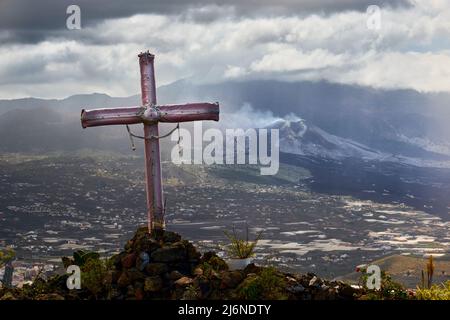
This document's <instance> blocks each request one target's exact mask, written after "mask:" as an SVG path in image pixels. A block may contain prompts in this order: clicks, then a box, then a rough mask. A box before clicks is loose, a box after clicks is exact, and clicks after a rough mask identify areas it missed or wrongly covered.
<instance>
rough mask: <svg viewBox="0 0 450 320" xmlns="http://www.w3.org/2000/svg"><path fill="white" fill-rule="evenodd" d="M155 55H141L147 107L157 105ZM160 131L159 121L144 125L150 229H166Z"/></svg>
mask: <svg viewBox="0 0 450 320" xmlns="http://www.w3.org/2000/svg"><path fill="white" fill-rule="evenodd" d="M154 59H155V56H154V55H152V54H150V53H149V52H144V53H141V54H140V55H139V66H140V71H141V100H142V105H143V106H144V108H146V109H149V108H153V107H155V106H156V84H155V70H154ZM158 136H159V128H158V122H157V121H154V122H152V121H145V122H144V137H146V139H145V140H144V146H145V147H144V148H145V188H146V192H147V223H148V230H149V231H150V230H152V231H155V230H159V229H164V227H165V226H164V201H163V190H162V177H161V155H160V152H159V139H157V138H156V139H152V138H150V137H158Z"/></svg>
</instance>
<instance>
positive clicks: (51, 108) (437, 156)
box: [0, 80, 450, 166]
mask: <svg viewBox="0 0 450 320" xmlns="http://www.w3.org/2000/svg"><path fill="white" fill-rule="evenodd" d="M190 101H192V102H194V101H220V104H221V114H222V121H221V122H220V123H219V125H220V126H221V127H222V128H227V127H231V128H232V127H239V125H240V123H239V121H229V122H228V123H227V121H228V120H227V119H228V118H227V114H228V115H235V116H236V115H238V117H237V118H238V120H239V114H241V115H242V116H241V118H247V119H250V118H251V117H253V115H252V114H251V113H250V114H247V113H243V112H242V109H243V106H244V105H250V106H251V108H252V109H253V110H254V111H255V112H257V114H256V115H255V118H256V117H259V116H260V117H262V118H261V119H258V123H266V124H265V125H264V126H270V125H271V123H272V122H273V119H280V120H279V121H281V122H279V123H278V124H276V125H277V126H279V129H280V130H281V136H280V138H281V139H282V141H283V143H282V149H284V151H285V152H289V153H294V154H302V155H308V156H320V157H330V158H333V159H335V158H345V157H357V158H362V159H376V160H389V161H391V160H393V161H406V162H407V163H411V164H423V163H426V165H429V166H430V165H431V166H433V165H436V166H442V164H443V163H447V162H448V161H449V159H450V158H449V157H450V126H448V124H447V122H448V119H450V107H449V106H448V101H450V94H448V93H439V94H423V93H419V92H416V91H413V90H375V89H372V88H366V87H359V86H349V85H340V84H332V83H328V82H280V81H269V80H267V81H245V82H240V81H230V82H223V83H216V84H196V83H194V82H192V81H189V80H182V81H177V82H175V83H172V84H170V85H166V86H162V87H160V88H158V102H159V103H180V102H190ZM127 105H139V95H134V96H130V97H122V98H116V97H110V96H108V95H105V94H99V93H95V94H87V95H86V94H84V95H74V96H71V97H68V98H66V99H62V100H55V99H51V100H43V99H34V98H27V99H18V100H0V124H1V127H0V150H2V151H20V150H22V151H29V150H55V149H59V148H62V149H64V150H66V149H70V148H86V147H95V148H101V149H113V150H129V142H128V140H127V139H128V137H127V135H126V133H125V131H124V128H122V127H120V126H119V127H115V128H95V129H86V130H82V129H81V126H80V125H79V113H80V110H81V109H82V108H100V107H119V106H127ZM13 110H16V111H14V112H15V113H14V112H13ZM11 112H13V113H11ZM38 113H39V114H38ZM57 114H59V115H57ZM267 114H271V115H272V117H268V119H265V118H264V116H265V115H267ZM269 118H271V119H269ZM292 118H298V119H302V120H301V121H297V122H293V121H291V120H286V119H292ZM283 119H284V120H283ZM283 121H285V123H283ZM286 121H288V122H286ZM184 126H185V127H186V128H189V125H187V124H186V125H184ZM136 130H140V129H136ZM165 144H170V143H165Z"/></svg>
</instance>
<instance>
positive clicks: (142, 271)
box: [106, 227, 357, 300]
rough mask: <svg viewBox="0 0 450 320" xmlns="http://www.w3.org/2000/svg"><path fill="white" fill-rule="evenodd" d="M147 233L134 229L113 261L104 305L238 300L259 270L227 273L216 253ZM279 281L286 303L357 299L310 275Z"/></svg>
mask: <svg viewBox="0 0 450 320" xmlns="http://www.w3.org/2000/svg"><path fill="white" fill-rule="evenodd" d="M147 230H148V229H147V228H145V227H143V228H140V229H138V231H137V232H136V234H135V235H134V237H133V238H132V239H131V240H129V241H128V242H127V244H126V245H125V250H124V251H123V252H121V253H120V254H117V255H116V256H114V257H112V262H113V265H114V270H112V271H110V272H109V273H108V277H107V279H106V282H108V283H110V284H111V286H110V287H111V289H110V291H109V294H108V297H107V298H108V299H138V300H141V299H240V298H243V297H242V295H241V294H240V292H241V291H242V290H241V289H242V287H243V286H245V285H246V283H247V282H248V281H247V280H248V279H251V278H252V277H256V276H258V274H259V273H260V272H261V270H263V268H262V267H257V266H255V265H254V264H251V265H249V266H247V267H246V268H245V269H244V270H233V271H232V270H229V269H228V265H227V264H226V263H225V261H224V260H222V259H221V258H220V257H218V256H217V255H216V254H215V253H214V252H206V253H204V254H203V255H202V254H201V253H200V252H199V251H197V249H196V248H195V247H194V245H193V244H192V243H190V242H189V241H187V240H182V238H181V236H180V235H178V234H177V233H174V232H170V231H163V232H160V233H159V234H155V235H150V234H149V233H148V232H147ZM279 275H280V277H282V278H284V279H283V283H284V284H285V287H284V290H283V291H285V292H283V297H284V298H288V299H302V300H303V299H308V300H309V299H354V297H355V294H356V293H357V292H356V290H355V289H354V288H352V287H351V286H349V285H347V284H344V283H342V282H329V281H324V280H321V279H319V278H318V277H317V276H315V275H314V274H306V275H292V274H283V273H279ZM259 298H265V297H259Z"/></svg>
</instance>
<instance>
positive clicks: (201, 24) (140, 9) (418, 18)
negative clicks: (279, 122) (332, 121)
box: [0, 0, 450, 99]
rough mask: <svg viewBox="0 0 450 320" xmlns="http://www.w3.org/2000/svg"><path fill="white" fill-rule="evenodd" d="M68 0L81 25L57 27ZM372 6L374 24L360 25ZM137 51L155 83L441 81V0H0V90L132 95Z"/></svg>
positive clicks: (444, 19)
mask: <svg viewBox="0 0 450 320" xmlns="http://www.w3.org/2000/svg"><path fill="white" fill-rule="evenodd" d="M70 4H77V5H78V6H79V7H80V9H81V30H68V29H67V27H66V19H67V18H68V16H69V15H68V14H67V13H66V9H67V6H68V5H70ZM370 5H378V6H379V7H380V8H381V12H380V17H381V20H380V21H381V24H380V29H374V28H368V23H367V22H368V19H369V20H370V21H369V25H372V26H373V25H374V24H371V23H370V22H371V21H373V19H375V18H376V17H375V16H371V15H370V14H368V13H367V8H368V6H370ZM371 19H372V20H371ZM146 49H149V50H150V52H152V53H155V54H156V61H155V63H156V72H157V75H156V78H157V84H158V85H163V84H168V83H170V82H172V81H176V80H178V79H182V78H190V79H192V81H198V82H207V83H208V82H219V81H224V80H231V79H232V80H245V79H279V80H285V81H296V80H322V79H325V80H328V81H331V82H337V83H345V84H354V85H363V86H371V87H375V88H387V89H390V88H410V89H415V90H418V91H422V92H434V91H450V1H448V0H394V1H377V0H367V1H366V0H339V1H335V0H297V1H294V0H276V1H275V0H248V1H243V0H229V1H218V0H212V1H206V0H166V1H162V0H160V1H156V0H150V1H148V0H137V1H132V0H126V1H125V0H123V1H122V0H108V1H107V0H99V1H95V2H94V1H88V0H80V1H76V0H70V1H66V0H54V1H49V0H39V1H33V0H0V99H9V98H20V97H28V96H33V97H42V98H64V97H67V96H70V95H73V94H78V93H92V92H104V93H107V94H109V95H112V96H128V95H132V94H136V93H138V92H139V81H138V77H139V72H138V61H137V54H138V53H139V52H140V51H143V50H146Z"/></svg>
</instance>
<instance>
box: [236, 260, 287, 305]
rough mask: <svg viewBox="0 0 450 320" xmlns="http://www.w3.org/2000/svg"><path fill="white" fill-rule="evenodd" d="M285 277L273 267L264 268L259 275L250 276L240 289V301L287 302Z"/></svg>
mask: <svg viewBox="0 0 450 320" xmlns="http://www.w3.org/2000/svg"><path fill="white" fill-rule="evenodd" d="M285 287H286V283H285V279H284V277H283V276H282V275H281V274H280V273H279V272H278V271H277V270H276V269H275V268H273V267H269V268H263V269H262V270H261V272H260V273H259V274H258V275H254V276H250V277H248V278H247V279H245V280H244V282H243V283H242V284H241V285H240V286H239V287H238V289H237V290H238V296H239V298H240V299H248V300H258V299H264V300H285V299H287V298H288V296H287V294H286V293H285V291H284V288H285Z"/></svg>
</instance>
